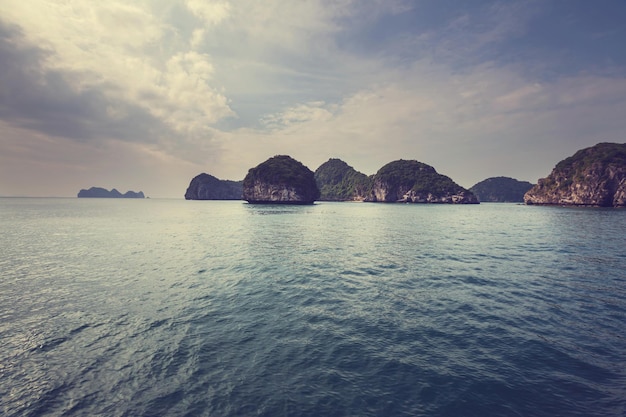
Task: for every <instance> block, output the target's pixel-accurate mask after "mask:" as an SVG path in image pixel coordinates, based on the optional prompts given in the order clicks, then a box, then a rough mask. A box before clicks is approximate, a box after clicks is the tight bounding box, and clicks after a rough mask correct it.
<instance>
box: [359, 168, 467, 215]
mask: <svg viewBox="0 0 626 417" xmlns="http://www.w3.org/2000/svg"><path fill="white" fill-rule="evenodd" d="M368 201H380V202H402V203H451V204H478V199H477V198H476V196H475V195H474V194H472V193H471V192H470V191H468V190H466V189H465V188H463V187H461V186H460V185H458V184H456V183H455V182H454V181H452V180H451V179H450V178H449V177H447V176H445V175H441V174H439V173H437V171H436V170H435V168H433V167H431V166H430V165H426V164H424V163H421V162H418V161H405V160H398V161H394V162H390V163H388V164H387V165H385V166H383V167H382V168H381V169H380V170H378V172H377V173H376V174H375V175H374V179H373V184H372V193H371V196H370V199H369V200H368Z"/></svg>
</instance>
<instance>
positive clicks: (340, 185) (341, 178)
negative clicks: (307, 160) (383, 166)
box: [315, 158, 372, 201]
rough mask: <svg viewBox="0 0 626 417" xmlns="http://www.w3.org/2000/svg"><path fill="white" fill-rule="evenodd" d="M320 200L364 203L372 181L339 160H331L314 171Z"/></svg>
mask: <svg viewBox="0 0 626 417" xmlns="http://www.w3.org/2000/svg"><path fill="white" fill-rule="evenodd" d="M315 182H316V183H317V186H318V188H319V189H320V200H325V201H364V200H366V199H367V198H368V197H369V196H370V194H371V191H372V180H371V178H370V177H368V176H367V175H365V174H363V173H361V172H358V171H357V170H355V169H354V168H352V167H351V166H350V165H348V164H347V163H345V162H344V161H342V160H341V159H336V158H331V159H329V160H328V161H327V162H324V163H323V164H322V165H320V166H319V168H317V169H316V170H315Z"/></svg>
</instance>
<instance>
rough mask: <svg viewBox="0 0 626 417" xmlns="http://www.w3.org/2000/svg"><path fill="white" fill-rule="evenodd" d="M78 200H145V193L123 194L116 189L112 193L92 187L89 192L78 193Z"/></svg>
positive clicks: (131, 192)
mask: <svg viewBox="0 0 626 417" xmlns="http://www.w3.org/2000/svg"><path fill="white" fill-rule="evenodd" d="M78 198H145V196H144V195H143V191H139V192H138V193H137V192H134V191H127V192H126V193H124V194H122V193H120V192H119V191H117V190H116V189H115V188H114V189H112V190H111V191H109V190H107V189H105V188H101V187H91V188H90V189H88V190H85V189H82V190H80V191H79V192H78Z"/></svg>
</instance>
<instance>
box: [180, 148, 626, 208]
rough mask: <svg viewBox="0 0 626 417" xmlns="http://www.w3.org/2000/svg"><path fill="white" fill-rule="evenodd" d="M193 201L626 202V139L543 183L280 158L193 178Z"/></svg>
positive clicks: (568, 162)
mask: <svg viewBox="0 0 626 417" xmlns="http://www.w3.org/2000/svg"><path fill="white" fill-rule="evenodd" d="M185 199H187V200H240V199H243V200H246V201H248V202H250V203H277V204H311V203H313V202H314V201H365V202H385V203H394V202H397V203H439V204H442V203H443V204H477V203H479V201H483V202H519V203H522V202H525V203H526V204H528V205H576V206H595V207H623V206H626V144H618V143H599V144H597V145H595V146H592V147H590V148H585V149H582V150H580V151H578V152H576V153H575V154H574V155H573V156H571V157H569V158H566V159H564V160H563V161H561V162H559V163H558V164H557V165H556V167H555V168H554V170H553V171H552V173H551V174H550V175H549V176H548V177H547V178H543V179H540V180H539V181H538V184H536V185H533V184H531V183H530V182H526V181H518V180H516V179H514V178H509V177H492V178H487V179H485V180H483V181H481V182H479V183H477V184H475V185H474V186H472V187H470V189H469V190H467V189H465V188H463V187H461V186H460V185H458V184H457V183H455V182H454V181H453V180H452V179H451V178H449V177H447V176H445V175H442V174H439V173H438V172H437V171H436V170H435V168H433V167H432V166H430V165H426V164H424V163H422V162H419V161H415V160H402V159H401V160H397V161H393V162H390V163H388V164H386V165H385V166H383V167H382V168H380V169H379V170H378V172H376V174H374V175H370V176H368V175H365V174H363V173H361V172H358V171H356V170H355V169H354V168H352V167H351V166H350V165H348V164H347V163H346V162H344V161H342V160H340V159H337V158H331V159H329V160H328V161H327V162H324V163H323V164H322V165H320V166H319V167H318V168H317V169H316V170H315V172H312V171H311V170H310V169H309V168H307V167H306V166H304V165H303V164H302V163H300V162H298V161H296V160H295V159H293V158H291V157H289V156H286V155H278V156H275V157H273V158H270V159H268V160H267V161H265V162H263V163H261V164H259V165H258V166H256V167H254V168H251V169H250V170H249V172H248V175H246V177H245V179H244V180H243V181H226V180H220V179H218V178H216V177H214V176H212V175H209V174H200V175H198V176H196V177H194V178H193V179H192V181H191V183H190V184H189V188H187V192H186V193H185Z"/></svg>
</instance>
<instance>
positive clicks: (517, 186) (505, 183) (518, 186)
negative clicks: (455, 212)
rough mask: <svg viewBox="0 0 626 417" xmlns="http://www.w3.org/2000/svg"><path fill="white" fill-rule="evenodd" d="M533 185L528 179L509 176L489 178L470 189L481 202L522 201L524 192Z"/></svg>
mask: <svg viewBox="0 0 626 417" xmlns="http://www.w3.org/2000/svg"><path fill="white" fill-rule="evenodd" d="M532 187H533V184H531V183H529V182H528V181H518V180H516V179H514V178H509V177H492V178H487V179H486V180H483V181H481V182H479V183H477V184H474V185H473V186H472V187H471V188H470V189H469V190H470V191H471V192H472V193H474V195H475V196H476V197H477V198H478V200H479V201H481V202H489V203H522V202H524V194H526V192H527V191H528V190H530V189H531V188H532Z"/></svg>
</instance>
